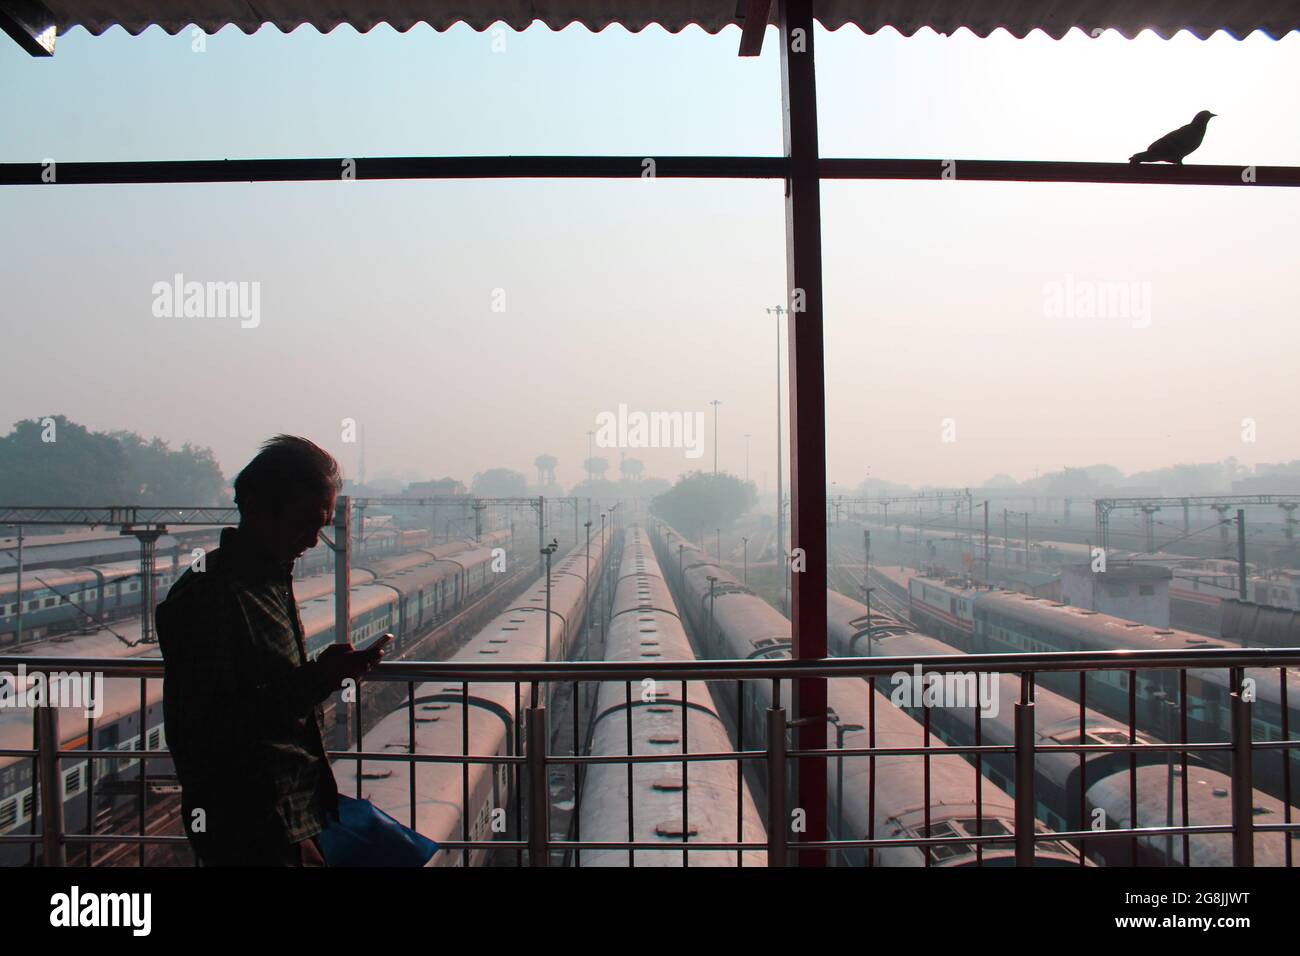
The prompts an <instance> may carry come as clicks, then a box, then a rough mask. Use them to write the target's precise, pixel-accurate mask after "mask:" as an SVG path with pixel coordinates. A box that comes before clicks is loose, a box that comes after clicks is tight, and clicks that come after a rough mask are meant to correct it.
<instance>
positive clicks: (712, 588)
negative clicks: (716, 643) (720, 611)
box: [708, 574, 718, 653]
mask: <svg viewBox="0 0 1300 956" xmlns="http://www.w3.org/2000/svg"><path fill="white" fill-rule="evenodd" d="M717 583H718V579H717V578H716V577H714V576H713V575H712V574H710V575H709V630H708V645H709V647H710V648H712V647H713V602H714V600H715V597H716V593H717V592H716V589H715V586H716V585H717ZM710 653H712V651H710Z"/></svg>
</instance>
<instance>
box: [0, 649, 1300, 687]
mask: <svg viewBox="0 0 1300 956" xmlns="http://www.w3.org/2000/svg"><path fill="white" fill-rule="evenodd" d="M19 664H21V665H23V667H25V668H26V670H27V672H28V673H29V674H35V673H37V672H48V671H64V670H81V671H87V672H93V673H98V674H103V675H104V676H105V677H114V678H116V677H132V678H141V677H147V678H156V677H162V676H163V666H162V662H161V661H150V660H141V659H119V658H113V659H105V658H96V657H36V658H34V657H26V656H0V670H12V669H14V668H16V667H18V665H19ZM916 666H919V667H920V668H921V673H922V674H928V673H937V674H942V673H945V672H949V671H961V672H963V673H964V672H970V671H974V672H979V673H986V672H987V673H999V674H1023V673H1042V672H1048V671H1108V670H1114V671H1138V670H1160V669H1170V668H1181V667H1193V668H1197V669H1199V670H1216V669H1222V668H1228V667H1246V668H1274V667H1296V666H1300V648H1266V647H1245V648H1217V647H1214V648H1204V649H1201V650H1167V651H1166V650H1159V651H1124V650H1120V651H1053V652H1047V653H1039V654H944V655H935V656H932V657H834V658H821V659H816V660H807V661H797V660H775V659H772V660H748V661H738V660H730V661H728V660H720V661H707V662H701V661H661V662H656V663H654V664H653V665H652V664H649V663H648V662H645V661H628V662H625V663H624V662H608V661H549V662H539V663H535V664H511V663H503V664H481V663H475V664H463V663H454V662H450V661H392V662H385V663H382V664H379V665H378V666H377V667H376V668H375V669H374V670H372V671H370V672H369V673H367V675H366V680H367V681H376V680H379V681H412V680H414V681H430V680H442V681H447V682H450V683H457V682H467V683H515V682H532V681H575V680H576V681H636V682H640V681H641V680H643V679H644V678H646V677H654V678H657V679H659V680H670V681H671V680H785V679H788V678H805V677H833V678H841V679H842V678H848V677H870V676H876V677H881V676H887V675H892V674H895V673H897V672H899V671H904V672H906V673H909V674H910V673H913V672H914V671H913V668H914V667H916Z"/></svg>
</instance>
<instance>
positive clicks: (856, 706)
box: [656, 532, 1079, 867]
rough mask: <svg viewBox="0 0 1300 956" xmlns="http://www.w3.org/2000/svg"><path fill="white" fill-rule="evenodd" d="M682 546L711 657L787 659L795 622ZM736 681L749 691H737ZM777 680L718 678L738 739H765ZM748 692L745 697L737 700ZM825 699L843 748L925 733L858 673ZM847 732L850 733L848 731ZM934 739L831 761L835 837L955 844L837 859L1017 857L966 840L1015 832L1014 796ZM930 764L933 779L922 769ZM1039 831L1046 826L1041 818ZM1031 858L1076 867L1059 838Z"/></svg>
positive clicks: (696, 620)
mask: <svg viewBox="0 0 1300 956" xmlns="http://www.w3.org/2000/svg"><path fill="white" fill-rule="evenodd" d="M673 534H674V539H673V541H672V544H671V547H672V548H674V549H675V548H676V547H677V546H678V544H679V543H683V544H684V542H682V540H681V539H680V537H679V536H676V534H675V532H674V533H673ZM656 546H657V547H658V548H660V551H661V555H662V554H664V553H666V552H667V549H668V547H669V546H668V545H667V544H666V543H665V540H664V539H663V538H656ZM681 554H682V558H681V565H682V576H683V578H684V580H683V581H682V582H681V600H680V601H679V607H681V608H682V610H683V612H684V613H685V614H686V616H687V618H688V620H689V621H690V623H691V625H692V628H693V632H694V634H695V635H696V636H697V639H699V640H701V641H702V642H703V644H704V649H705V650H706V651H707V652H708V653H709V654H710V655H712V656H715V657H718V658H731V659H741V660H758V659H764V658H769V659H771V658H776V659H784V658H789V657H790V622H789V621H788V620H787V619H786V618H785V617H783V616H782V615H781V614H780V613H779V612H777V611H776V610H775V609H774V608H773V607H772V606H771V605H769V604H768V603H767V602H766V601H764V600H763V599H762V598H760V597H758V596H757V595H756V594H754V592H752V591H751V590H749V588H747V587H745V586H744V585H742V584H740V582H739V581H737V580H736V579H735V578H734V577H733V576H732V575H730V574H729V573H728V572H726V571H724V570H722V569H721V568H720V567H719V566H718V565H717V564H716V563H715V562H714V561H713V560H712V559H710V558H709V557H708V555H706V554H705V553H704V552H702V551H700V550H699V549H698V548H695V547H694V546H691V545H684V546H683V548H682V552H681ZM710 577H712V578H714V581H713V582H710V581H709V578H710ZM711 583H712V585H713V586H712V588H710V584H711ZM738 683H739V684H740V686H741V687H744V688H746V689H745V690H743V691H741V690H739V689H738V688H737V686H736V685H737V684H738ZM789 684H790V682H789V681H782V682H781V685H782V689H781V699H782V700H784V701H788V700H791V699H792V698H791V697H790V686H789ZM771 685H772V682H771V681H746V682H734V681H731V682H726V683H724V684H723V685H722V687H723V689H724V691H723V696H724V698H725V700H726V706H727V707H728V709H729V710H730V711H731V712H732V713H739V714H741V715H742V719H741V724H742V726H743V728H744V730H743V734H742V739H741V740H740V741H739V743H740V745H742V746H743V745H744V742H745V740H750V741H754V740H760V741H761V740H765V739H766V727H767V709H768V708H769V707H770V706H772V702H771ZM742 693H743V695H744V698H745V699H744V700H743V701H741V700H740V699H739V697H740V696H741V694H742ZM827 703H828V705H829V706H828V710H829V713H828V715H827V719H828V720H829V721H830V722H831V723H832V724H833V725H839V726H840V727H842V728H845V729H846V730H845V733H846V738H845V745H846V746H849V747H852V746H882V747H918V746H921V745H922V742H923V739H924V736H925V735H924V730H923V728H922V727H921V725H920V724H918V723H917V722H916V721H915V720H913V719H912V718H911V717H909V716H907V714H905V713H903V712H902V711H900V710H899V709H898V708H896V707H894V706H893V705H892V704H891V703H890V702H889V698H888V697H885V696H884V695H882V694H881V693H880V692H879V691H877V692H875V693H874V694H873V693H872V692H871V691H869V690H868V689H867V688H866V686H865V685H864V683H863V682H862V681H861V680H859V679H857V678H853V679H843V680H840V679H832V680H828V681H827ZM847 728H854V729H853V730H852V731H849V730H847ZM850 733H851V734H852V736H848V734H850ZM930 743H931V745H932V746H934V747H935V748H936V750H938V751H940V752H939V753H935V754H931V755H930V756H929V757H928V758H923V757H920V756H902V755H897V756H896V755H883V756H877V757H876V758H875V760H874V764H873V761H872V760H871V759H870V758H868V757H846V758H841V759H837V760H828V761H827V791H828V793H829V794H830V801H829V803H830V814H829V816H830V821H829V824H830V825H829V829H830V831H831V832H832V834H834V835H835V837H836V838H838V839H845V840H864V839H880V840H888V839H899V840H902V839H918V838H919V839H926V838H930V837H944V838H947V839H949V840H951V841H952V842H949V843H945V844H941V845H936V846H934V847H933V848H931V849H930V850H929V851H928V852H927V851H926V850H924V849H922V848H920V847H914V846H913V847H884V848H880V849H874V850H864V849H849V850H844V851H839V853H838V854H837V855H838V856H839V857H840V861H841V862H848V863H849V864H851V865H862V864H866V865H874V866H925V865H930V866H954V867H955V866H974V865H983V866H1006V865H1011V864H1013V863H1014V861H1015V851H1014V847H1012V846H1011V845H1010V844H1008V843H1000V844H988V845H983V846H979V845H977V844H975V843H970V842H965V841H963V840H962V839H961V838H962V837H971V836H986V837H987V836H1005V835H1007V834H1010V833H1013V832H1014V829H1015V827H1014V816H1015V813H1014V809H1015V805H1014V801H1013V800H1012V799H1011V797H1010V796H1008V795H1007V793H1006V792H1005V791H1003V790H1001V789H1000V788H998V787H997V786H995V785H994V784H993V783H992V782H991V781H989V780H988V779H987V778H980V779H976V775H975V772H974V770H973V769H971V767H970V765H969V764H967V763H966V762H965V761H964V760H963V759H962V758H961V757H960V756H958V755H955V754H954V755H949V754H944V753H942V752H941V751H942V750H943V743H942V741H936V740H931V741H930ZM926 764H928V767H929V774H928V787H927V774H925V773H924V772H923V767H924V766H925V765H926ZM977 788H978V797H977ZM841 794H842V797H841V796H840V795H841ZM927 795H928V800H927ZM1036 832H1037V833H1041V834H1046V833H1047V832H1048V831H1047V828H1046V827H1044V826H1042V824H1041V823H1038V824H1036ZM1034 859H1035V865H1037V866H1062V865H1065V866H1077V865H1079V856H1078V853H1077V852H1076V851H1075V850H1074V849H1073V848H1072V847H1070V846H1068V845H1067V844H1065V843H1063V842H1061V841H1058V840H1050V839H1046V840H1040V841H1037V842H1036V844H1035V855H1034Z"/></svg>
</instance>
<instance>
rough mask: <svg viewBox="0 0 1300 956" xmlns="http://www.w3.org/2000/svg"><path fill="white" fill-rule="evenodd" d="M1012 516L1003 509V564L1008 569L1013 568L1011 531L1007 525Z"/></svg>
mask: <svg viewBox="0 0 1300 956" xmlns="http://www.w3.org/2000/svg"><path fill="white" fill-rule="evenodd" d="M1010 515H1011V512H1010V511H1009V510H1008V509H1006V508H1003V509H1002V564H1003V566H1004V567H1008V568H1009V567H1011V537H1010V535H1011V531H1010V529H1009V527H1008V525H1007V520H1008V518H1009V517H1010Z"/></svg>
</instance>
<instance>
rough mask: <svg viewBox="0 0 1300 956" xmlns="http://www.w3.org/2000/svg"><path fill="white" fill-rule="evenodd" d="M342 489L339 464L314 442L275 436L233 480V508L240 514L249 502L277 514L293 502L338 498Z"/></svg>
mask: <svg viewBox="0 0 1300 956" xmlns="http://www.w3.org/2000/svg"><path fill="white" fill-rule="evenodd" d="M342 486H343V479H342V477H341V476H340V474H339V463H338V462H337V461H335V460H334V456H333V455H331V454H330V453H329V452H327V451H326V450H325V449H323V448H321V447H320V446H319V445H317V444H316V443H315V442H312V441H308V440H307V439H306V438H299V437H297V436H296V435H276V436H275V437H274V438H271V439H269V440H267V441H265V442H263V443H262V449H261V451H259V452H258V453H257V455H256V457H254V458H253V460H252V461H250V462H249V463H248V464H247V465H245V466H244V470H243V471H241V472H240V473H239V475H238V477H236V478H235V504H236V505H237V506H238V507H239V510H240V513H241V514H242V513H243V510H244V506H245V505H247V504H248V502H249V501H257V502H259V503H261V504H263V505H265V506H266V507H268V508H270V509H271V511H272V512H273V513H275V512H279V511H280V510H282V509H283V507H284V506H285V505H286V504H287V503H288V502H289V501H291V500H293V499H294V498H300V497H303V496H306V495H319V496H321V497H322V498H324V497H327V496H328V495H330V494H331V493H334V494H337V493H338V491H339V489H340V488H341V487H342Z"/></svg>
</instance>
